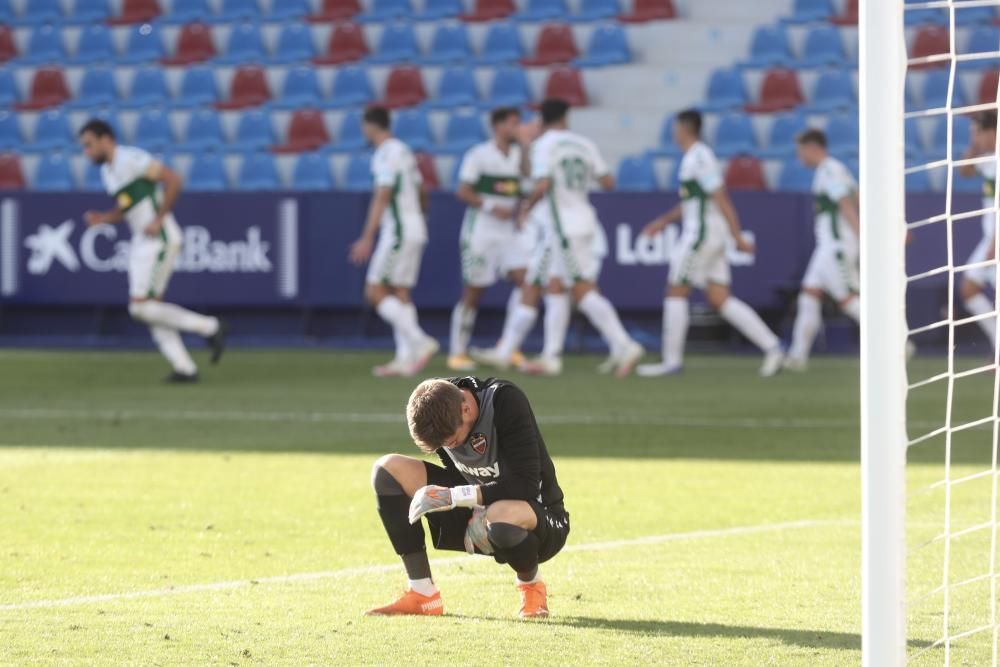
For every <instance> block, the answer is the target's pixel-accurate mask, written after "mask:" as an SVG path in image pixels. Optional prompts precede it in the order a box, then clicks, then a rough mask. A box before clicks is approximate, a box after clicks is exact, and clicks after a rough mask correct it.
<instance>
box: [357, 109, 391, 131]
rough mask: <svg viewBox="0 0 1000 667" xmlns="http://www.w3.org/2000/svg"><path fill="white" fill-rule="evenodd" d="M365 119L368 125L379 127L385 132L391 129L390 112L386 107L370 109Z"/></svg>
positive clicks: (366, 112) (366, 111)
mask: <svg viewBox="0 0 1000 667" xmlns="http://www.w3.org/2000/svg"><path fill="white" fill-rule="evenodd" d="M363 118H364V121H365V122H366V123H371V124H372V125H377V126H378V127H381V128H382V129H383V130H388V129H389V122H390V118H389V110H388V109H386V108H385V107H368V108H367V109H365V115H364V116H363Z"/></svg>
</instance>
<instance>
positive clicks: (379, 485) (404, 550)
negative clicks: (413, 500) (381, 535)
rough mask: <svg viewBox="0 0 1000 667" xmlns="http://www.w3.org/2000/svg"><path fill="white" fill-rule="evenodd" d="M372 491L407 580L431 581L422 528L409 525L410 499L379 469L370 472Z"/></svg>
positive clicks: (385, 471) (387, 472) (394, 480)
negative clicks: (400, 559)
mask: <svg viewBox="0 0 1000 667" xmlns="http://www.w3.org/2000/svg"><path fill="white" fill-rule="evenodd" d="M372 488H374V489H375V494H376V495H375V497H376V498H377V499H378V515H379V518H381V519H382V525H383V526H384V527H385V532H386V534H387V535H388V536H389V541H390V542H392V548H393V549H394V550H395V551H396V553H397V554H399V555H400V556H401V557H402V558H403V567H405V568H406V576H407V577H408V578H409V579H430V577H431V565H430V563H429V562H428V560H427V550H426V548H425V547H424V526H423V523H422V522H420V521H418V522H417V523H415V524H411V523H410V519H409V513H410V497H409V496H407V495H406V494H404V493H403V487H401V486H400V485H399V482H397V481H396V478H395V477H393V476H392V475H390V474H389V471H387V470H386V469H385V468H383V467H382V466H379V465H376V466H375V468H374V470H373V471H372Z"/></svg>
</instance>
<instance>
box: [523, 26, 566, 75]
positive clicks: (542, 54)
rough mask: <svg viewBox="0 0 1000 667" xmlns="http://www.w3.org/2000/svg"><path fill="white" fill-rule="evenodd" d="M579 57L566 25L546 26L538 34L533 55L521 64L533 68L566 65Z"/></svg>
mask: <svg viewBox="0 0 1000 667" xmlns="http://www.w3.org/2000/svg"><path fill="white" fill-rule="evenodd" d="M579 55H580V52H579V51H578V50H577V48H576V40H574V39H573V31H572V30H571V29H570V27H569V26H568V25H562V24H555V25H547V26H545V27H544V28H542V30H541V32H539V33H538V40H537V41H536V42H535V55H534V56H533V57H531V58H525V59H523V60H522V61H521V64H522V65H529V66H535V65H555V64H559V63H568V62H570V61H571V60H573V59H574V58H576V57H577V56H579Z"/></svg>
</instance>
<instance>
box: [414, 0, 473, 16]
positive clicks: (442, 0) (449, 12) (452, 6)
mask: <svg viewBox="0 0 1000 667" xmlns="http://www.w3.org/2000/svg"><path fill="white" fill-rule="evenodd" d="M464 11H465V7H464V6H463V5H462V0H434V2H424V9H423V11H422V12H420V13H419V14H417V15H416V16H415V17H414V18H416V19H417V20H418V21H439V20H441V19H450V18H455V17H457V16H458V15H460V14H461V13H462V12H464Z"/></svg>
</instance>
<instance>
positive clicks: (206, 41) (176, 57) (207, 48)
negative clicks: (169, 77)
mask: <svg viewBox="0 0 1000 667" xmlns="http://www.w3.org/2000/svg"><path fill="white" fill-rule="evenodd" d="M216 55H217V54H216V50H215V42H214V41H212V30H211V29H210V28H209V27H208V26H207V25H206V24H204V23H190V24H188V25H186V26H184V27H183V28H181V32H180V34H179V35H178V36H177V47H176V49H175V50H174V54H173V55H172V56H167V57H166V58H163V59H162V60H161V61H160V62H161V63H162V64H164V65H191V64H194V63H200V62H204V61H206V60H211V59H212V58H215V57H216Z"/></svg>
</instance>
